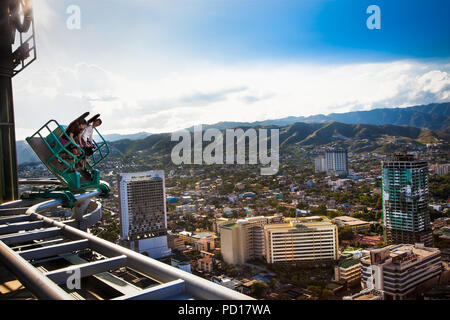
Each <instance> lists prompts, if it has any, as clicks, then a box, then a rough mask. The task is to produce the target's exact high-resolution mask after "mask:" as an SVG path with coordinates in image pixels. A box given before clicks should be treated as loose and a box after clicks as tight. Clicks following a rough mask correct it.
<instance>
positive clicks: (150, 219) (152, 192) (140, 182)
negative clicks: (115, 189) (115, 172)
mask: <svg viewBox="0 0 450 320" xmlns="http://www.w3.org/2000/svg"><path fill="white" fill-rule="evenodd" d="M119 195H120V229H121V230H120V231H121V232H120V235H121V240H122V241H121V242H122V244H123V245H125V246H127V247H129V248H130V249H133V250H135V251H138V252H141V253H142V252H145V253H147V254H148V255H149V256H150V257H152V258H162V257H165V256H167V255H169V254H170V250H169V248H168V245H167V215H166V194H165V180H164V171H146V172H136V173H122V174H120V175H119Z"/></svg>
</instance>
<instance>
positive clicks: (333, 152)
mask: <svg viewBox="0 0 450 320" xmlns="http://www.w3.org/2000/svg"><path fill="white" fill-rule="evenodd" d="M314 165H315V169H316V172H327V173H332V174H337V175H347V174H348V154H347V150H345V149H340V148H336V149H328V150H326V151H325V152H324V154H323V155H320V156H318V157H317V158H315V159H314Z"/></svg>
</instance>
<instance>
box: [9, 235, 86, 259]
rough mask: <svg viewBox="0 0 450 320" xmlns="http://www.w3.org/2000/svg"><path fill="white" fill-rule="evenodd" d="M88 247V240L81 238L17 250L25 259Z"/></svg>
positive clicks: (39, 257)
mask: <svg viewBox="0 0 450 320" xmlns="http://www.w3.org/2000/svg"><path fill="white" fill-rule="evenodd" d="M88 247H89V240H87V239H82V240H76V241H71V242H64V243H58V244H55V245H51V246H45V247H41V248H35V249H29V250H25V251H20V252H18V254H19V255H20V256H21V257H22V258H24V259H25V260H34V259H43V258H48V257H51V256H56V255H58V254H62V253H66V252H72V251H77V250H83V249H86V248H88Z"/></svg>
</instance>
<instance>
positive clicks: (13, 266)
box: [0, 241, 71, 300]
mask: <svg viewBox="0 0 450 320" xmlns="http://www.w3.org/2000/svg"><path fill="white" fill-rule="evenodd" d="M0 261H2V263H3V264H4V265H5V266H6V267H7V268H8V269H9V270H11V271H12V272H13V273H14V275H15V276H16V277H17V278H18V279H19V281H20V282H21V283H22V284H23V285H24V286H25V287H26V288H27V289H29V290H30V291H31V292H32V293H33V294H35V295H36V296H37V297H38V298H39V299H44V300H71V297H70V296H69V295H68V294H66V293H65V292H64V291H63V290H62V289H61V288H60V287H58V286H57V285H56V284H55V283H53V282H52V281H50V280H49V279H48V278H47V277H46V276H44V275H43V274H42V273H41V272H40V271H39V270H37V269H36V268H35V267H33V266H32V265H31V264H29V263H28V262H27V261H26V260H25V259H23V258H22V257H21V256H19V255H18V254H17V253H16V252H14V251H13V250H12V249H11V248H9V247H8V246H7V245H6V244H4V243H3V242H2V241H0Z"/></svg>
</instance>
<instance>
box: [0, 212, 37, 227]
mask: <svg viewBox="0 0 450 320" xmlns="http://www.w3.org/2000/svg"><path fill="white" fill-rule="evenodd" d="M29 220H30V216H28V215H25V214H21V215H18V216H11V217H6V218H0V225H2V224H7V223H16V222H23V221H29Z"/></svg>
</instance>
